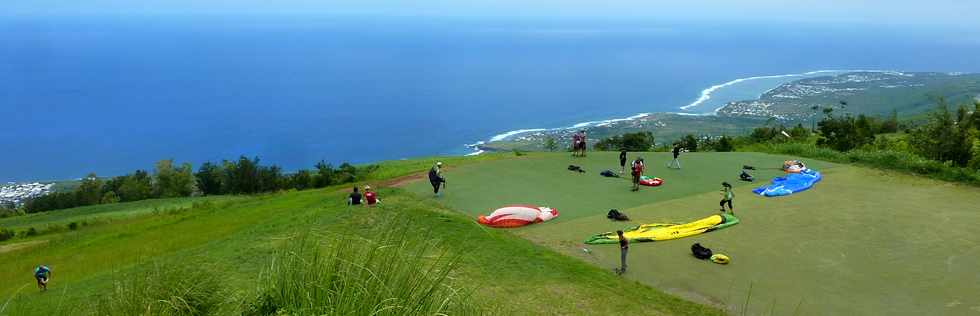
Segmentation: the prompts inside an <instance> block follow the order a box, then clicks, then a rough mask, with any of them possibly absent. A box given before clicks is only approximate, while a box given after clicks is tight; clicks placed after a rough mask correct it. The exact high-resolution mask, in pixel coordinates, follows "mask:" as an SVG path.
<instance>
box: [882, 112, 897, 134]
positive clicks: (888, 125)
mask: <svg viewBox="0 0 980 316" xmlns="http://www.w3.org/2000/svg"><path fill="white" fill-rule="evenodd" d="M895 132H898V111H896V110H892V115H891V116H889V117H888V119H887V120H885V121H884V122H881V126H880V127H879V128H878V133H882V134H887V133H895Z"/></svg>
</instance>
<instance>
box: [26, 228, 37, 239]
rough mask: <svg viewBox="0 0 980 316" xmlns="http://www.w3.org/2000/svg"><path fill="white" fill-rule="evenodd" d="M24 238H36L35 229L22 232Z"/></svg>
mask: <svg viewBox="0 0 980 316" xmlns="http://www.w3.org/2000/svg"><path fill="white" fill-rule="evenodd" d="M24 236H25V237H31V236H37V229H34V227H31V228H28V229H27V230H26V231H25V232H24Z"/></svg>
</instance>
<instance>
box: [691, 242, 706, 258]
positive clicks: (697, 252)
mask: <svg viewBox="0 0 980 316" xmlns="http://www.w3.org/2000/svg"><path fill="white" fill-rule="evenodd" d="M691 253H693V254H694V257H695V258H698V259H701V260H705V259H708V258H711V249H708V248H705V247H703V246H701V244H700V243H694V244H693V245H691Z"/></svg>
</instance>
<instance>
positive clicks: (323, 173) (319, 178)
mask: <svg viewBox="0 0 980 316" xmlns="http://www.w3.org/2000/svg"><path fill="white" fill-rule="evenodd" d="M314 167H316V178H315V179H314V180H313V183H314V184H315V185H314V186H315V187H317V188H322V187H326V186H329V185H331V184H333V175H334V172H335V171H334V169H333V165H331V164H328V163H327V162H325V161H323V160H320V162H318V163H316V165H315V166H314Z"/></svg>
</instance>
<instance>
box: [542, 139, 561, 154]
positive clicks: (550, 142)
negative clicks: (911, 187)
mask: <svg viewBox="0 0 980 316" xmlns="http://www.w3.org/2000/svg"><path fill="white" fill-rule="evenodd" d="M544 148H545V149H547V150H548V151H555V150H558V142H557V141H555V138H554V137H551V136H548V138H545V139H544Z"/></svg>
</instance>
